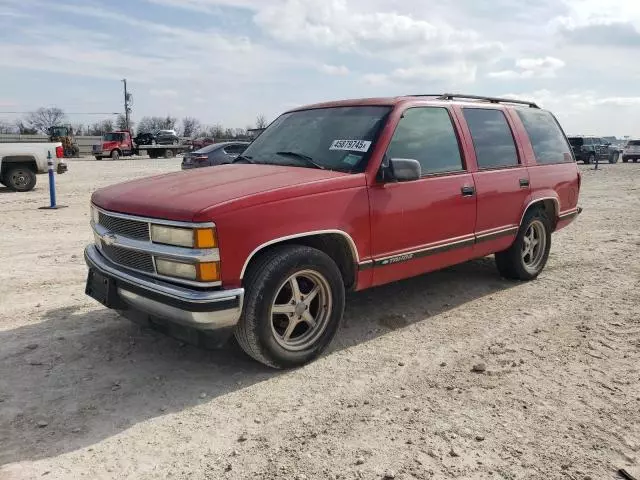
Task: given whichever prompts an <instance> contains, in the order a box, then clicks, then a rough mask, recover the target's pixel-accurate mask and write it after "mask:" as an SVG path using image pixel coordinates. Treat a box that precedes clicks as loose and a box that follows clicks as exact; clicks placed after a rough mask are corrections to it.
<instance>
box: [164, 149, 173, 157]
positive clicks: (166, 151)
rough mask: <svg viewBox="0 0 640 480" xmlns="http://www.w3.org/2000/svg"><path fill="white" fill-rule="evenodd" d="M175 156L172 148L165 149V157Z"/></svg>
mask: <svg viewBox="0 0 640 480" xmlns="http://www.w3.org/2000/svg"><path fill="white" fill-rule="evenodd" d="M173 157H174V153H173V150H171V149H170V148H167V149H166V150H165V151H164V158H173Z"/></svg>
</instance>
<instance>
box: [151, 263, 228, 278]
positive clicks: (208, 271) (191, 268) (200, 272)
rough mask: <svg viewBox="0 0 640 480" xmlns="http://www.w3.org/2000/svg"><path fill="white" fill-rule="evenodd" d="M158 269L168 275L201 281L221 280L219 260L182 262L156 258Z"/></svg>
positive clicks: (161, 273) (162, 273) (160, 272)
mask: <svg viewBox="0 0 640 480" xmlns="http://www.w3.org/2000/svg"><path fill="white" fill-rule="evenodd" d="M156 271H157V272H158V273H159V274H160V275H164V276H166V277H177V278H185V279H187V280H197V281H199V282H217V281H218V280H220V265H219V264H218V262H202V263H195V264H194V263H182V262H175V261H173V260H166V259H163V258H156Z"/></svg>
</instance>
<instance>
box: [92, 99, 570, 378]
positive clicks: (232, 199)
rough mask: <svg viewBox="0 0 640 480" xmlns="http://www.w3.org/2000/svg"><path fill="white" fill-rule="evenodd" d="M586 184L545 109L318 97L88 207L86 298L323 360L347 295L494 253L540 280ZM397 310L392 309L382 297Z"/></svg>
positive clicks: (283, 356) (286, 356) (211, 336)
mask: <svg viewBox="0 0 640 480" xmlns="http://www.w3.org/2000/svg"><path fill="white" fill-rule="evenodd" d="M580 183H581V176H580V173H579V171H578V168H577V165H576V162H575V158H574V156H573V154H572V150H571V146H570V144H569V142H568V139H567V137H566V135H565V133H564V132H563V130H562V128H561V126H560V124H559V123H558V121H557V120H556V118H555V117H554V115H553V114H552V113H550V112H549V111H546V110H543V109H541V108H539V107H538V106H537V105H536V104H535V103H532V102H527V101H519V100H513V99H500V98H491V97H478V96H471V95H456V94H444V95H412V96H402V97H393V98H373V99H359V100H346V101H337V102H329V103H321V104H316V105H311V106H306V107H301V108H296V109H293V110H291V111H288V112H286V113H284V114H282V115H281V116H280V117H278V118H277V119H276V120H275V121H273V122H272V123H271V124H270V125H269V126H268V127H267V128H266V129H265V130H264V131H263V132H262V133H261V134H260V136H258V137H257V138H256V139H255V140H254V141H253V142H252V143H251V145H249V146H248V147H247V149H246V150H245V151H244V152H243V153H242V154H241V155H239V156H238V157H237V158H236V159H235V160H234V161H233V163H231V164H228V165H221V166H218V167H216V168H212V169H206V168H205V169H196V170H191V171H180V172H174V173H169V174H164V175H160V176H153V177H149V178H144V179H138V180H133V181H130V182H125V183H121V184H117V185H113V186H110V187H106V188H103V189H100V190H98V191H96V192H95V193H94V194H93V196H92V199H91V226H92V228H93V232H94V237H95V242H94V243H93V244H91V245H89V246H87V248H86V250H85V260H86V263H87V265H88V267H89V273H88V277H87V283H86V293H87V294H88V295H90V296H91V297H93V298H94V299H96V300H98V301H99V302H100V303H102V304H103V305H105V306H106V307H109V308H112V309H115V310H118V311H120V312H122V314H123V315H124V316H126V317H128V318H130V319H132V320H134V321H137V322H143V323H144V324H146V325H151V326H153V327H155V328H159V329H161V330H163V331H165V332H166V333H168V334H170V335H172V336H176V337H178V338H183V339H186V340H188V341H193V342H194V343H198V344H203V345H212V346H216V345H220V344H222V343H224V342H225V341H226V340H227V339H228V338H229V336H231V335H235V337H236V339H237V340H238V343H239V344H240V346H241V347H242V348H243V349H244V350H245V352H246V353H248V354H249V355H250V356H252V357H253V358H254V359H256V360H258V361H260V362H263V363H265V364H267V365H269V366H271V367H275V368H288V367H295V366H299V365H302V364H305V363H307V362H309V361H311V360H313V359H315V358H316V357H318V356H319V355H320V354H321V353H322V352H323V351H324V350H325V349H326V347H327V346H328V345H329V344H330V342H331V341H332V339H333V338H334V336H335V335H336V333H337V332H338V329H339V326H340V322H341V319H342V316H343V311H344V307H345V292H346V291H348V290H351V291H359V290H364V289H367V288H370V287H375V286H378V285H383V284H386V283H389V282H394V281H397V280H401V279H405V278H408V277H412V276H415V275H421V274H424V273H427V272H431V271H434V270H437V269H442V268H445V267H447V266H450V265H454V264H458V263H461V262H466V261H469V260H472V259H475V258H480V257H485V256H488V255H494V256H495V263H496V265H497V270H498V272H499V273H500V274H501V275H502V276H504V277H506V278H509V279H514V280H522V281H527V280H532V279H535V278H536V277H537V276H538V275H539V274H540V273H541V271H542V270H543V268H544V266H545V264H546V262H547V259H548V256H549V251H550V248H551V239H552V233H553V232H556V231H558V230H560V229H561V228H564V227H566V226H567V225H569V224H570V223H571V222H572V221H573V220H574V219H575V218H576V216H578V214H579V213H580V212H581V208H580V207H579V206H578V197H579V191H580ZM380 308H384V300H383V299H381V300H380Z"/></svg>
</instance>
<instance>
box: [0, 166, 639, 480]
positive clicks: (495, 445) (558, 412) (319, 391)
mask: <svg viewBox="0 0 640 480" xmlns="http://www.w3.org/2000/svg"><path fill="white" fill-rule="evenodd" d="M178 165H179V161H178V160H170V161H167V160H138V161H119V162H100V163H98V162H95V161H71V162H70V167H69V173H67V174H65V175H63V176H60V177H59V178H58V180H59V181H58V196H59V202H60V203H62V204H66V205H68V206H69V208H66V209H64V210H58V211H43V210H38V208H37V207H39V206H42V205H46V204H47V203H48V197H47V190H46V177H39V186H38V187H37V189H36V190H35V191H33V192H31V193H28V194H13V193H10V192H8V191H7V190H6V189H2V188H0V218H1V219H2V221H1V222H0V245H1V248H0V259H1V262H2V265H3V268H2V270H0V285H1V288H0V465H3V466H2V467H0V478H1V479H2V480H8V479H26V478H41V477H43V476H45V475H46V478H49V479H71V478H91V479H101V478H135V479H151V478H154V479H156V478H158V479H160V478H162V479H164V478H174V479H187V478H188V479H227V478H228V479H244V478H260V479H262V478H283V479H284V478H287V479H316V478H317V479H324V478H334V479H338V478H340V479H352V478H363V479H376V478H377V479H380V478H385V477H386V478H397V479H400V478H404V479H411V478H418V479H427V478H434V479H445V478H464V479H481V478H490V479H567V480H571V479H573V480H586V479H588V478H591V479H594V480H599V479H613V478H620V477H618V476H617V474H616V472H617V470H618V469H619V468H625V469H627V471H629V472H630V473H632V474H633V475H635V476H636V477H638V478H640V465H639V463H638V462H640V413H639V412H640V387H639V381H640V363H639V360H640V258H639V256H638V252H639V247H640V230H639V227H640V165H638V164H617V165H604V166H601V170H600V171H598V172H594V171H593V170H592V169H589V168H588V167H584V166H581V167H580V168H581V169H582V171H583V173H584V181H583V193H582V197H581V204H582V206H583V207H585V211H584V212H583V214H582V215H581V216H580V218H579V219H578V221H577V222H576V223H574V224H573V225H572V226H570V227H569V228H567V229H565V230H563V231H561V232H559V233H558V234H556V235H555V236H554V237H553V242H554V244H553V247H552V254H551V257H550V261H549V264H548V266H547V268H546V270H545V271H544V273H543V274H542V275H541V277H540V278H539V279H538V280H537V281H535V282H532V283H513V282H509V281H505V280H502V279H500V278H499V277H498V275H497V274H496V271H495V269H494V267H493V262H492V259H490V258H487V259H482V260H478V261H474V262H470V263H468V264H464V265H461V266H457V267H455V268H451V269H448V270H446V271H442V272H439V273H435V274H431V275H426V276H423V277H420V278H415V279H412V280H408V281H404V282H401V283H398V284H394V285H390V286H386V287H382V288H378V289H375V290H372V291H368V292H363V293H358V294H352V295H351V296H350V298H349V300H348V306H347V313H346V318H345V324H344V327H343V329H342V331H341V332H340V334H339V336H338V339H337V340H336V342H335V343H334V346H333V349H332V351H331V352H330V353H328V354H327V355H326V356H324V357H323V358H322V359H320V360H319V361H317V362H315V363H313V364H312V365H309V366H307V367H305V368H301V369H299V370H296V371H288V372H274V371H271V370H267V369H266V368H263V367H262V366H260V365H259V364H257V363H254V362H252V361H250V360H248V359H247V358H245V356H244V355H243V354H242V353H241V352H240V351H239V348H238V347H236V346H234V345H230V346H229V347H227V348H226V349H224V350H221V351H216V352H207V351H202V350H198V349H196V348H193V347H190V346H185V345H182V344H180V343H178V342H177V341H174V340H172V339H169V338H166V337H164V336H162V335H160V334H157V333H155V332H152V331H147V330H143V329H140V328H139V327H137V326H135V325H133V324H131V323H129V322H128V321H126V320H124V319H121V318H119V317H118V316H117V315H116V314H114V313H111V312H109V311H107V310H105V309H104V308H101V307H100V306H99V305H98V304H97V303H95V302H93V301H91V300H90V299H89V298H88V297H85V295H84V293H83V292H84V280H85V275H86V267H85V265H84V262H83V258H82V249H83V246H84V245H85V244H86V243H87V242H89V241H91V235H90V231H89V227H88V221H89V219H88V202H89V196H90V194H91V192H92V191H93V190H94V189H96V188H98V187H100V186H104V185H108V184H110V183H115V182H119V181H122V180H125V179H129V178H134V177H140V176H146V175H150V174H153V173H156V172H165V171H171V170H175V169H178V168H179V166H178ZM479 363H483V364H484V365H485V366H486V371H485V372H483V373H475V372H472V371H471V370H472V367H473V366H474V365H476V364H479Z"/></svg>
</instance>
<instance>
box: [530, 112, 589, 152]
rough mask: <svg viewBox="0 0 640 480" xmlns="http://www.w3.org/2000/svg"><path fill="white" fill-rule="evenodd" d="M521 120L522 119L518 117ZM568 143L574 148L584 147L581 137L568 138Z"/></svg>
mask: <svg viewBox="0 0 640 480" xmlns="http://www.w3.org/2000/svg"><path fill="white" fill-rule="evenodd" d="M520 118H521V119H522V117H520ZM569 143H570V144H571V145H572V146H574V147H581V146H582V145H584V139H583V138H582V137H569Z"/></svg>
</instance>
